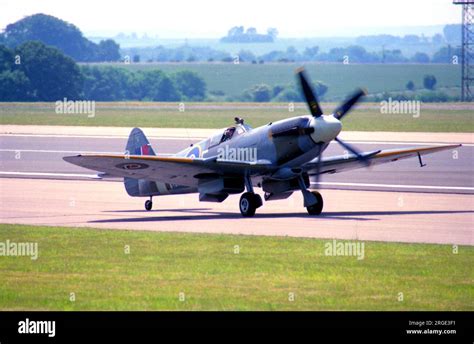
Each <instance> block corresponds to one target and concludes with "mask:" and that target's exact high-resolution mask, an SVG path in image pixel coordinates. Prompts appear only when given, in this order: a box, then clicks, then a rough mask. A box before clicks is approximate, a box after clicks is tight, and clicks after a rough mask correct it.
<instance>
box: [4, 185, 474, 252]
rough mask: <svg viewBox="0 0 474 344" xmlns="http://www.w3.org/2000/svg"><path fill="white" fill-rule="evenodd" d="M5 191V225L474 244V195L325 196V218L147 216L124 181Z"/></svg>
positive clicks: (200, 213) (180, 199)
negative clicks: (127, 190)
mask: <svg viewBox="0 0 474 344" xmlns="http://www.w3.org/2000/svg"><path fill="white" fill-rule="evenodd" d="M0 189H1V209H0V218H1V222H3V223H24V224H35V225H38V224H41V225H53V226H73V227H74V226H79V227H84V226H87V227H98V228H117V229H129V230H149V231H177V232H201V233H224V234H247V235H277V236H299V237H314V238H337V239H351V240H355V239H358V240H376V241H396V242H426V243H444V244H463V245H473V244H474V242H473V223H474V222H473V221H474V210H473V209H474V204H473V200H474V199H473V197H472V196H471V195H460V194H442V195H440V194H427V193H404V192H368V191H343V190H325V191H323V192H322V194H323V196H324V202H325V210H324V214H323V215H322V216H320V217H319V216H318V217H312V216H308V215H307V214H306V209H304V208H303V200H302V197H301V195H300V193H295V194H294V195H293V196H292V197H290V198H289V199H287V200H280V201H273V202H266V203H265V204H264V205H263V207H261V208H260V209H258V212H257V215H256V216H255V217H254V218H242V217H241V215H240V213H239V210H238V199H239V196H238V195H234V196H230V197H229V198H228V199H227V200H226V201H224V202H223V203H217V204H216V203H200V202H199V201H198V199H197V196H196V195H176V196H165V197H155V199H154V210H152V211H150V212H147V211H145V210H144V209H143V200H142V199H137V198H130V197H128V196H127V195H126V193H125V190H124V188H123V185H121V184H119V183H110V182H104V181H75V180H47V181H45V180H41V179H8V178H2V179H0Z"/></svg>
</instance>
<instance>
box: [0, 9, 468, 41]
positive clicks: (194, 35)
mask: <svg viewBox="0 0 474 344" xmlns="http://www.w3.org/2000/svg"><path fill="white" fill-rule="evenodd" d="M341 2H343V3H341ZM293 3H294V5H293V6H291V7H290V9H291V8H308V6H307V5H306V4H305V2H304V1H303V0H294V2H293ZM111 6H113V15H111V16H109V17H107V21H104V20H103V13H106V12H110V9H111ZM342 6H345V7H343V10H340V8H341V7H342ZM2 7H3V9H2V12H1V13H0V28H1V29H2V30H4V29H5V27H6V26H7V25H8V24H11V23H13V22H16V21H18V20H20V19H22V18H24V17H26V16H30V15H33V14H37V13H44V14H48V15H52V16H54V17H57V18H59V19H62V20H64V21H67V22H69V23H71V24H74V25H75V26H77V27H78V28H79V29H80V30H81V31H82V32H83V33H84V35H85V36H88V37H94V36H103V37H114V36H116V35H118V34H119V33H126V34H131V33H136V34H137V35H139V36H143V35H144V34H147V35H148V36H151V37H159V38H162V39H218V38H220V37H223V36H225V35H226V34H227V31H228V30H229V29H230V28H231V27H233V26H244V27H246V28H247V27H255V28H256V29H257V30H258V32H260V33H265V32H266V29H267V28H269V27H275V28H277V29H278V31H279V36H278V37H279V38H325V37H327V38H329V37H356V36H360V35H376V34H392V35H398V36H403V35H405V34H418V35H420V34H424V35H432V34H434V33H442V31H441V32H440V31H434V30H436V27H442V26H444V25H447V24H460V23H461V6H458V5H453V4H452V3H451V2H448V1H445V0H431V1H430V0H419V1H416V2H413V1H411V0H400V1H399V2H398V3H397V5H396V6H393V7H391V8H390V7H388V6H387V5H386V2H385V3H384V2H381V1H374V0H360V1H359V2H357V4H356V3H353V2H352V1H348V0H342V1H339V2H338V3H337V4H335V3H324V4H321V5H318V6H314V9H313V10H305V11H300V12H295V14H294V15H293V13H291V11H290V12H289V11H288V8H289V7H287V6H281V5H275V4H272V5H269V4H266V2H265V1H262V2H259V3H253V2H252V1H250V0H241V2H240V3H239V5H238V6H235V7H234V8H232V11H229V8H228V7H229V6H228V5H227V6H226V4H222V3H219V2H218V3H214V1H213V0H202V1H200V2H199V3H195V2H191V3H187V2H186V1H185V0H177V1H175V2H173V3H168V4H166V6H163V7H160V6H158V5H157V4H155V3H153V4H152V5H149V4H147V1H146V0H135V1H134V6H130V5H129V4H128V3H124V2H121V3H117V2H113V3H112V2H110V1H104V2H100V3H95V2H93V1H91V0H84V1H83V2H81V3H80V4H79V3H72V4H71V3H67V4H66V3H63V2H61V1H57V0H45V1H42V2H40V3H39V2H37V1H35V0H23V1H22V2H21V3H20V4H18V3H17V2H13V1H12V0H7V1H5V2H4V5H2ZM387 7H388V9H387ZM162 8H165V11H162V10H161V9H162ZM182 8H186V9H187V10H186V11H183V10H182ZM427 8H428V9H429V12H430V15H429V16H426V15H425V16H420V15H419V13H423V12H424V11H425V12H426V9H427ZM91 9H93V10H92V11H91ZM144 9H146V11H144ZM195 13H202V14H201V16H200V17H198V16H195V15H194V14H195ZM262 13H264V14H265V15H262ZM315 13H317V15H314V14H315ZM354 14H356V15H354ZM334 18H338V20H337V21H336V20H335V19H334ZM340 23H344V24H343V25H341V24H340Z"/></svg>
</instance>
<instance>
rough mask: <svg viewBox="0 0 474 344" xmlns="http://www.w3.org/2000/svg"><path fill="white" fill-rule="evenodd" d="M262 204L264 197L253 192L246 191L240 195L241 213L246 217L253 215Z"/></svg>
mask: <svg viewBox="0 0 474 344" xmlns="http://www.w3.org/2000/svg"><path fill="white" fill-rule="evenodd" d="M261 206H262V198H261V197H260V195H257V194H254V193H253V192H246V193H244V194H242V196H241V197H240V202H239V208H240V213H241V214H242V216H244V217H252V216H254V215H255V210H257V208H258V207H261Z"/></svg>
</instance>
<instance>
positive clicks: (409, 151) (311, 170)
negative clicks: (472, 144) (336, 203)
mask: <svg viewBox="0 0 474 344" xmlns="http://www.w3.org/2000/svg"><path fill="white" fill-rule="evenodd" d="M460 146H461V145H460V144H455V145H443V146H431V147H419V148H406V149H388V150H376V151H371V152H364V153H361V155H362V156H363V157H364V158H365V161H366V162H367V163H368V164H369V165H370V166H374V165H380V164H385V163H388V162H394V161H398V160H402V159H407V158H413V157H418V155H420V156H423V155H427V154H431V153H435V152H439V151H442V150H448V149H454V148H457V147H460ZM361 167H367V164H364V163H363V162H361V161H360V160H358V159H357V158H356V156H354V155H340V156H332V157H328V158H324V157H323V159H322V160H321V166H320V168H319V174H323V173H338V172H343V171H347V170H351V169H356V168H361ZM302 168H303V169H304V170H305V171H307V172H308V174H309V176H316V175H317V174H318V159H317V158H316V159H314V160H312V161H310V162H309V163H307V164H305V165H303V166H302Z"/></svg>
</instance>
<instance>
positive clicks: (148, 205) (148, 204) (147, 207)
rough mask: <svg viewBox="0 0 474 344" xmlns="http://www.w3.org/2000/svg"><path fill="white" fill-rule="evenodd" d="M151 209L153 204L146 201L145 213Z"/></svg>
mask: <svg viewBox="0 0 474 344" xmlns="http://www.w3.org/2000/svg"><path fill="white" fill-rule="evenodd" d="M151 208H153V202H152V201H150V200H147V201H146V202H145V209H146V210H147V211H150V210H151Z"/></svg>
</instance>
